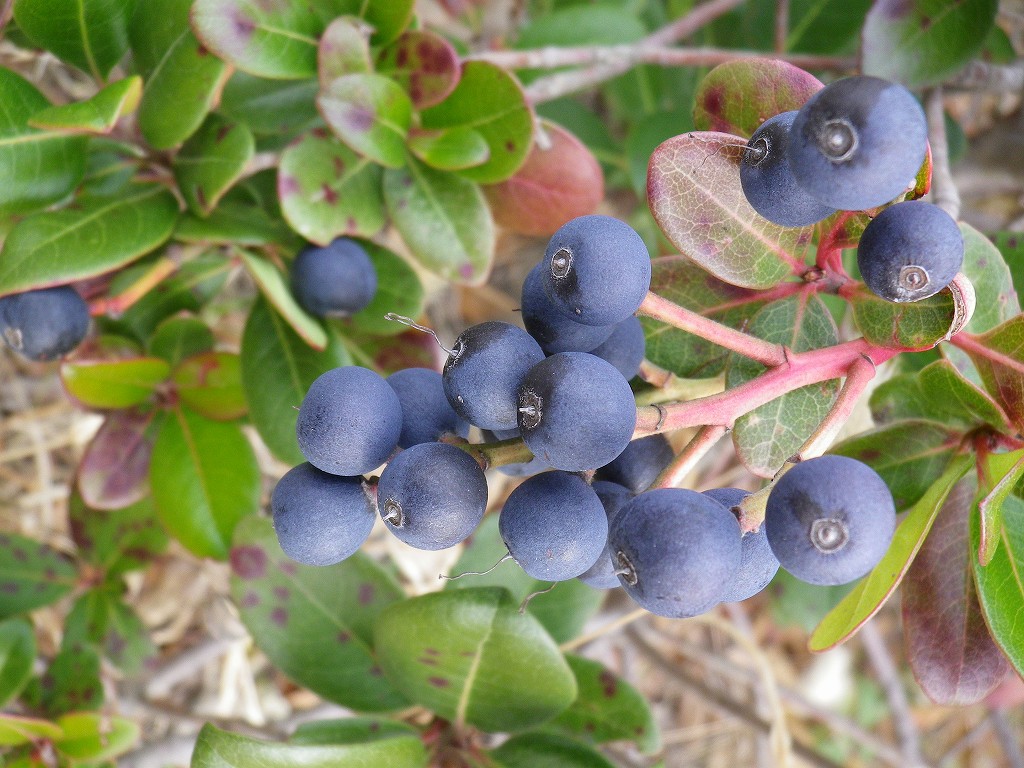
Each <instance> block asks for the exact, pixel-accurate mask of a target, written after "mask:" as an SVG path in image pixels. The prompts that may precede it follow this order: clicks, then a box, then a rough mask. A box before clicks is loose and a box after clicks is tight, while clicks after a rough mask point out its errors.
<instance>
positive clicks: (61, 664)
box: [39, 645, 103, 717]
mask: <svg viewBox="0 0 1024 768" xmlns="http://www.w3.org/2000/svg"><path fill="white" fill-rule="evenodd" d="M39 687H40V688H41V691H42V694H41V703H42V707H43V709H44V711H45V712H46V713H47V714H48V715H50V716H51V717H55V716H57V715H63V714H65V713H67V712H80V711H94V710H98V709H100V708H101V707H102V706H103V680H102V677H101V676H100V656H99V654H98V653H97V652H96V650H95V649H94V648H92V647H91V646H88V645H74V646H67V645H65V646H63V647H62V648H61V649H60V651H59V652H58V653H57V655H56V656H54V657H53V661H52V662H51V663H50V666H49V668H48V669H47V670H46V673H45V674H44V675H43V676H42V678H41V679H40V682H39Z"/></svg>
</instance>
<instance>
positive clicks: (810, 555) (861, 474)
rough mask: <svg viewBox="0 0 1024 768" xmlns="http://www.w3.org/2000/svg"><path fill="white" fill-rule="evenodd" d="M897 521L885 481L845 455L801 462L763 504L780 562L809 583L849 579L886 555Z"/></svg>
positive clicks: (868, 468)
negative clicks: (765, 506)
mask: <svg viewBox="0 0 1024 768" xmlns="http://www.w3.org/2000/svg"><path fill="white" fill-rule="evenodd" d="M895 526H896V507H895V504H894V503H893V500H892V494H891V493H890V492H889V489H888V488H887V487H886V485H885V482H884V481H883V480H882V478H880V477H879V476H878V474H877V473H876V472H875V471H874V470H873V469H871V467H869V466H868V465H867V464H862V463H861V462H859V461H857V460H856V459H851V458H848V457H846V456H820V457H818V458H816V459H808V460H807V461H803V462H800V463H799V464H797V465H796V466H794V467H793V468H792V469H790V470H789V471H788V472H786V474H784V475H783V476H782V477H780V478H779V480H778V481H777V482H776V484H775V487H774V488H773V489H772V491H771V494H770V495H769V496H768V506H767V509H766V510H765V518H764V527H765V529H766V531H767V534H768V544H769V545H771V548H772V552H773V553H774V554H775V557H777V558H778V560H779V562H780V563H781V564H782V567H783V568H785V569H786V570H787V571H789V572H790V573H791V574H793V575H794V576H796V577H797V578H798V579H800V580H801V581H806V582H808V583H810V584H822V585H837V584H847V583H849V582H851V581H854V580H856V579H859V578H860V577H861V576H864V575H865V574H867V573H868V572H869V571H870V570H871V569H872V568H874V567H875V566H876V565H877V564H878V561H879V560H881V559H882V555H884V554H885V551H886V549H888V548H889V542H890V541H891V540H892V534H893V529H894V528H895Z"/></svg>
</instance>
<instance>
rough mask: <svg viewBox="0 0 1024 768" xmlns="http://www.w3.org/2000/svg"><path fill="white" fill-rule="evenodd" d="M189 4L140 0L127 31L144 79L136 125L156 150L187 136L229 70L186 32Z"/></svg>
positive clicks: (215, 97) (188, 1) (187, 0)
mask: <svg viewBox="0 0 1024 768" xmlns="http://www.w3.org/2000/svg"><path fill="white" fill-rule="evenodd" d="M191 5H192V0H145V2H143V3H141V4H140V6H139V11H138V12H137V13H136V14H135V16H134V17H133V18H132V23H131V26H130V27H129V30H128V33H129V35H130V37H131V41H132V51H133V52H134V54H135V60H136V63H137V64H138V67H139V70H140V71H141V73H142V76H143V78H144V79H145V81H146V85H145V88H144V89H143V91H142V102H141V103H140V104H139V128H140V129H141V130H142V135H143V136H145V137H146V141H147V142H149V144H150V145H152V146H153V147H154V148H156V149H170V148H171V147H175V146H177V145H178V144H180V143H181V142H183V141H184V140H185V139H187V138H188V137H189V136H191V135H192V134H193V132H195V130H196V129H197V128H199V126H200V125H202V123H203V120H204V119H205V118H206V115H207V114H208V113H209V112H210V110H211V109H213V107H214V106H215V105H216V103H217V100H218V97H219V95H220V90H221V88H222V87H223V86H224V83H225V81H226V80H227V78H228V77H229V76H230V74H231V70H230V68H229V67H227V66H226V65H225V63H224V62H223V61H221V60H220V59H218V58H217V57H216V56H210V55H209V51H208V50H207V49H206V48H205V47H203V46H202V45H201V44H200V43H199V41H198V40H197V39H196V36H195V35H194V34H192V29H191V27H190V26H189V8H190V7H191Z"/></svg>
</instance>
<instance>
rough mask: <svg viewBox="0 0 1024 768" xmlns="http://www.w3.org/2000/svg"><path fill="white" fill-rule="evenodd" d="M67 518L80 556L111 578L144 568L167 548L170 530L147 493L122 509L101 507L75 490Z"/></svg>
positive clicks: (109, 579) (111, 579) (70, 500)
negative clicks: (166, 527)
mask: <svg viewBox="0 0 1024 768" xmlns="http://www.w3.org/2000/svg"><path fill="white" fill-rule="evenodd" d="M68 518H69V522H70V526H71V536H72V538H73V539H74V542H75V546H76V547H77V548H78V556H79V558H80V559H82V560H84V561H85V562H88V563H89V564H91V565H93V566H95V567H96V568H98V569H100V570H101V571H103V572H104V574H105V575H106V579H107V581H108V582H109V581H113V580H115V579H116V578H117V577H118V576H120V575H121V574H123V573H127V572H128V571H136V570H140V569H142V568H145V567H146V566H147V565H149V563H150V561H152V560H153V559H155V558H156V557H158V556H159V555H160V554H162V553H163V551H164V550H165V549H167V533H166V532H165V531H164V529H163V527H162V526H161V525H160V522H159V520H157V517H156V511H155V510H154V509H153V500H152V498H150V497H148V496H147V497H146V498H143V499H141V500H140V501H137V502H135V503H134V504H130V505H128V506H125V507H123V508H121V509H115V510H99V509H93V508H91V507H89V506H88V505H87V504H86V503H85V501H84V500H83V499H82V496H81V495H79V494H77V493H72V494H71V498H70V499H69V501H68Z"/></svg>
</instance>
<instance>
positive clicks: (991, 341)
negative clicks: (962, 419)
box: [957, 315, 1024, 429]
mask: <svg viewBox="0 0 1024 768" xmlns="http://www.w3.org/2000/svg"><path fill="white" fill-rule="evenodd" d="M957 338H958V339H960V344H959V345H958V346H959V347H960V348H961V349H963V350H964V351H965V352H967V354H968V355H969V356H970V358H971V361H972V362H973V363H974V365H975V367H976V368H977V369H978V373H979V374H980V376H981V380H982V382H983V383H984V385H985V389H987V390H988V391H989V393H991V395H992V396H993V397H994V398H995V399H996V401H997V402H998V403H999V404H1000V405H1002V406H1003V410H1005V411H1006V415H1007V416H1009V417H1010V420H1011V421H1012V422H1013V423H1014V425H1016V426H1017V428H1018V429H1020V428H1022V427H1024V315H1018V316H1017V317H1014V318H1012V319H1011V320H1007V321H1006V322H1005V323H1003V324H1002V325H997V326H996V327H995V328H993V329H992V330H991V331H987V332H986V333H983V334H980V335H977V336H972V335H968V334H961V335H960V336H959V337H957Z"/></svg>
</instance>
